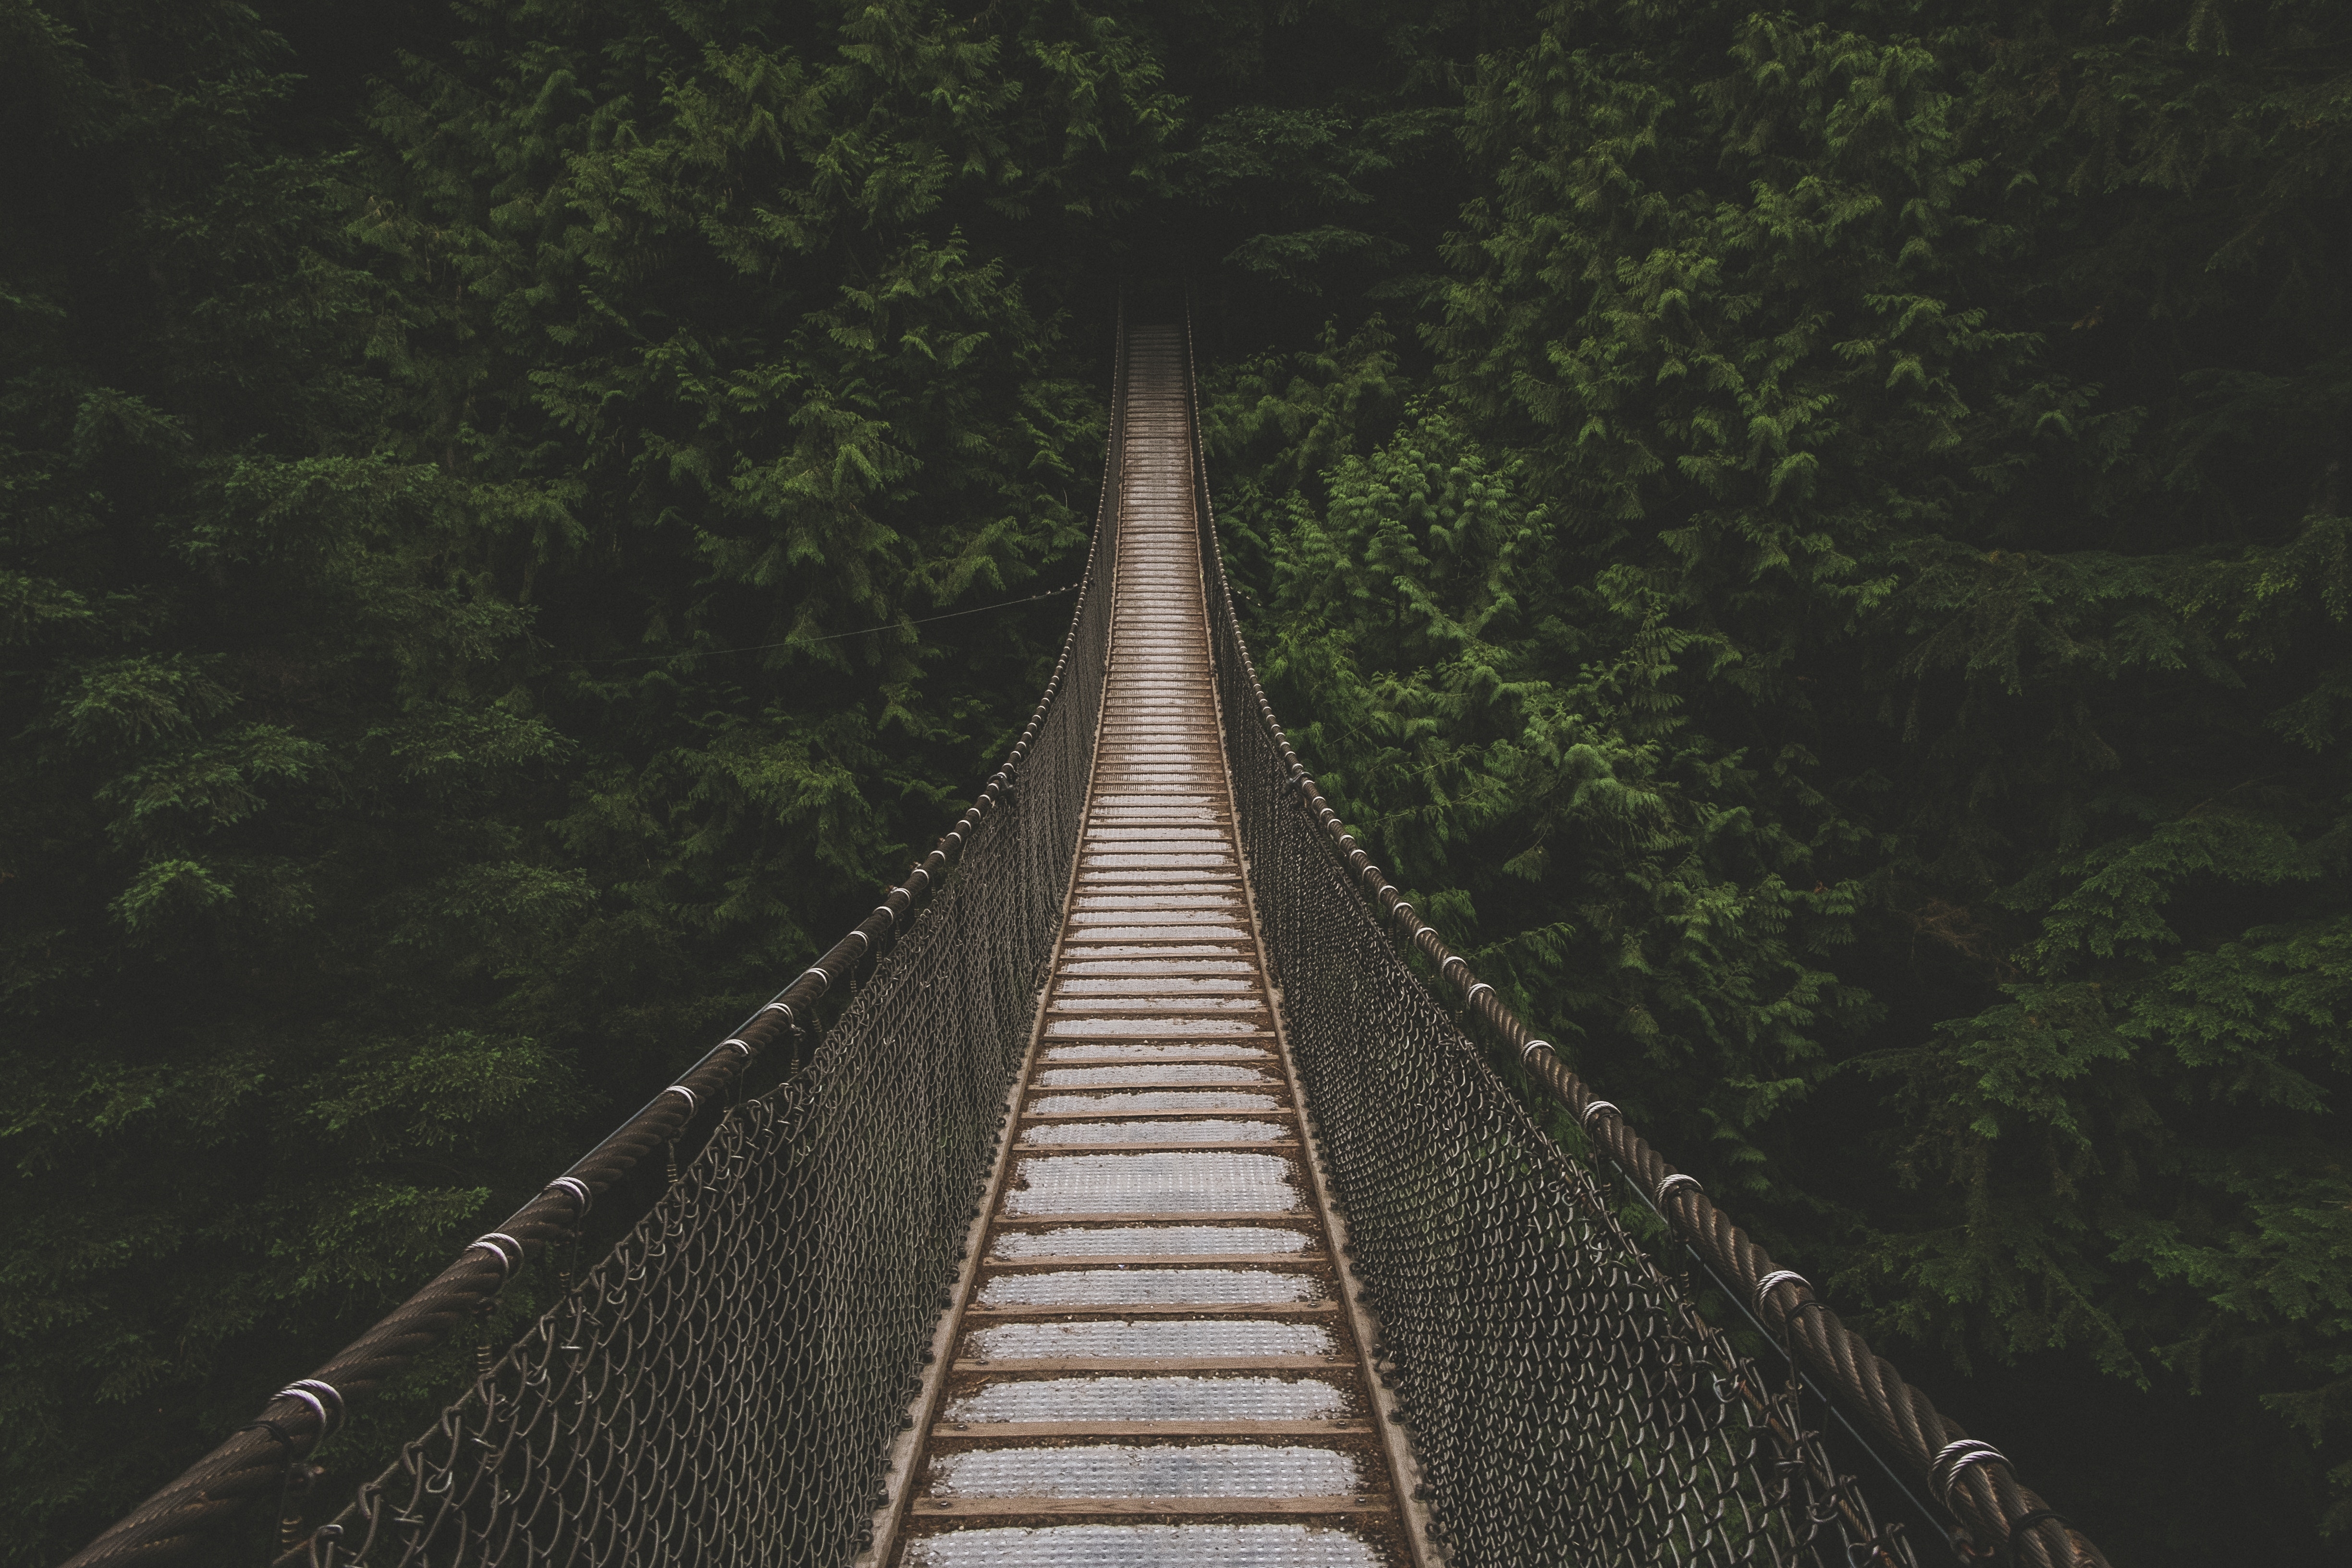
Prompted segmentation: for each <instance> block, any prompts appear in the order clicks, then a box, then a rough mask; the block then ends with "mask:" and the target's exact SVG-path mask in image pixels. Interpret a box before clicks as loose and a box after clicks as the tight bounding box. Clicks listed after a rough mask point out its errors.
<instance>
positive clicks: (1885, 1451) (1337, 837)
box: [1185, 304, 2107, 1568]
mask: <svg viewBox="0 0 2352 1568" xmlns="http://www.w3.org/2000/svg"><path fill="white" fill-rule="evenodd" d="M1185 361H1186V363H1185V370H1186V377H1187V387H1188V392H1189V397H1188V400H1187V408H1188V413H1189V416H1190V418H1191V420H1192V463H1193V468H1194V472H1193V485H1192V491H1193V495H1194V498H1195V502H1194V504H1195V507H1196V509H1197V516H1196V521H1197V524H1198V528H1199V532H1200V537H1201V549H1202V569H1203V572H1204V574H1205V576H1206V578H1207V580H1208V585H1209V589H1210V593H1209V605H1210V618H1211V623H1212V633H1211V635H1212V638H1213V645H1212V646H1213V657H1214V658H1216V659H1218V660H1219V661H1221V662H1223V661H1225V660H1228V659H1230V660H1231V661H1232V663H1233V665H1234V668H1235V669H1236V670H1237V672H1238V674H1239V675H1240V677H1241V685H1242V687H1243V689H1244V693H1245V698H1244V702H1245V705H1246V706H1248V707H1250V708H1252V709H1254V710H1255V713H1254V717H1255V721H1257V723H1258V724H1260V725H1262V726H1263V727H1264V734H1265V738H1266V739H1267V740H1268V741H1270V742H1271V743H1272V745H1273V747H1274V749H1275V751H1276V753H1277V754H1278V755H1279V757H1280V759H1281V766H1282V768H1283V769H1284V770H1285V771H1286V774H1287V778H1288V789H1287V790H1286V793H1285V799H1286V804H1287V805H1288V806H1289V808H1290V809H1293V810H1295V811H1297V813H1299V814H1300V815H1301V816H1303V817H1305V818H1306V819H1307V821H1308V822H1310V823H1311V824H1312V825H1314V826H1316V827H1318V828H1320V830H1321V833H1320V837H1321V838H1322V839H1323V840H1324V841H1326V842H1327V843H1328V845H1329V846H1330V847H1331V849H1332V851H1333V852H1334V854H1335V855H1336V857H1337V859H1338V862H1339V865H1340V866H1342V867H1344V868H1345V869H1346V873H1347V875H1346V878H1345V880H1346V881H1347V882H1348V883H1349V886H1350V887H1351V888H1352V889H1354V890H1355V891H1356V893H1357V894H1358V895H1359V896H1360V897H1361V898H1362V899H1363V900H1365V903H1366V905H1367V906H1368V907H1367V908H1366V910H1365V914H1366V918H1367V919H1370V920H1371V921H1375V922H1376V923H1377V924H1378V926H1379V927H1380V929H1381V931H1382V932H1383V933H1389V932H1394V933H1398V934H1399V935H1401V937H1402V942H1404V943H1405V945H1406V946H1407V947H1408V948H1410V949H1411V950H1412V951H1413V952H1419V953H1420V954H1421V955H1422V956H1423V958H1424V959H1426V960H1427V961H1428V963H1429V964H1430V965H1431V966H1432V967H1433V970H1434V971H1435V974H1436V978H1437V981H1438V984H1439V986H1440V988H1441V989H1445V990H1450V991H1451V992H1452V994H1454V996H1455V997H1456V998H1457V1000H1458V1002H1459V1005H1460V1006H1461V1008H1462V1010H1463V1012H1464V1013H1465V1014H1466V1015H1468V1016H1473V1017H1475V1018H1476V1019H1477V1020H1478V1021H1479V1022H1480V1023H1482V1024H1484V1025H1485V1026H1486V1029H1487V1030H1488V1031H1489V1032H1490V1034H1491V1035H1492V1036H1493V1037H1494V1038H1495V1039H1496V1040H1498V1041H1499V1042H1501V1044H1502V1045H1503V1046H1504V1047H1507V1049H1508V1050H1509V1052H1510V1053H1511V1055H1512V1057H1513V1058H1514V1059H1516V1060H1517V1061H1518V1062H1519V1063H1520V1064H1521V1065H1522V1066H1523V1067H1524V1068H1526V1069H1527V1071H1528V1074H1529V1075H1530V1076H1531V1077H1532V1078H1533V1079H1535V1080H1536V1082H1537V1083H1538V1084H1539V1085H1540V1086H1541V1087H1542V1089H1544V1091H1545V1092H1546V1093H1547V1094H1548V1095H1549V1096H1550V1097H1551V1098H1552V1099H1553V1100H1556V1101H1558V1102H1559V1104H1561V1105H1562V1106H1564V1107H1566V1108H1567V1110H1568V1111H1569V1113H1570V1116H1571V1118H1573V1120H1574V1121H1575V1123H1576V1125H1577V1127H1578V1128H1579V1129H1580V1131H1582V1132H1583V1134H1584V1136H1585V1137H1586V1139H1587V1140H1588V1141H1589V1142H1591V1144H1592V1145H1593V1146H1594V1147H1595V1148H1596V1149H1597V1150H1599V1151H1600V1152H1601V1153H1603V1154H1604V1155H1606V1157H1607V1158H1608V1160H1609V1161H1610V1163H1612V1164H1613V1165H1614V1166H1615V1167H1616V1168H1617V1170H1618V1171H1620V1172H1621V1173H1623V1175H1624V1177H1625V1179H1626V1184H1627V1185H1628V1186H1630V1187H1631V1188H1632V1189H1633V1192H1634V1193H1635V1194H1638V1195H1639V1196H1640V1197H1641V1198H1642V1200H1643V1203H1644V1204H1645V1205H1647V1206H1648V1207H1650V1208H1651V1209H1652V1210H1653V1211H1654V1212H1655V1213H1656V1214H1657V1215H1659V1216H1660V1217H1661V1218H1662V1219H1663V1220H1664V1222H1665V1224H1666V1225H1667V1226H1669V1227H1670V1228H1671V1229H1672V1231H1673V1232H1674V1234H1675V1236H1676V1237H1677V1238H1678V1239H1680V1240H1681V1241H1682V1242H1683V1243H1684V1244H1685V1246H1687V1247H1689V1248H1690V1250H1691V1252H1692V1253H1693V1255H1694V1256H1695V1257H1696V1258H1697V1259H1698V1260H1699V1262H1700V1263H1701V1264H1702V1265H1703V1266H1704V1267H1706V1268H1707V1269H1708V1271H1709V1272H1710V1273H1712V1274H1713V1275H1715V1276H1716V1278H1717V1279H1718V1280H1719V1281H1720V1282H1721V1283H1723V1285H1724V1286H1725V1287H1726V1289H1727V1293H1728V1294H1729V1295H1730V1297H1731V1298H1732V1300H1734V1301H1735V1302H1737V1303H1738V1304H1739V1306H1740V1307H1741V1308H1742V1310H1743V1312H1744V1313H1745V1314H1746V1315H1747V1316H1748V1317H1749V1318H1750V1319H1751V1320H1752V1321H1755V1322H1756V1323H1758V1324H1759V1327H1761V1328H1763V1329H1764V1330H1765V1331H1766V1332H1767V1334H1768V1335H1769V1336H1772V1337H1774V1338H1775V1339H1777V1341H1778V1342H1779V1343H1780V1344H1781V1345H1782V1346H1783V1347H1784V1348H1785V1349H1786V1350H1787V1351H1788V1352H1789V1353H1790V1357H1791V1359H1792V1361H1793V1362H1794V1363H1796V1364H1797V1365H1798V1366H1799V1367H1801V1369H1802V1371H1803V1373H1804V1374H1805V1376H1806V1377H1807V1378H1808V1379H1809V1380H1810V1381H1811V1383H1812V1384H1814V1385H1815V1386H1816V1387H1818V1388H1819V1389H1821V1390H1822V1391H1823V1392H1825V1393H1826V1394H1828V1396H1829V1397H1830V1399H1831V1400H1832V1403H1833V1405H1835V1407H1836V1408H1837V1409H1838V1410H1839V1412H1840V1414H1841V1415H1843V1416H1845V1417H1847V1418H1848V1424H1849V1426H1853V1424H1854V1423H1859V1424H1860V1430H1858V1431H1857V1433H1856V1435H1857V1436H1861V1437H1863V1439H1864V1443H1865V1445H1866V1446H1868V1447H1871V1449H1872V1451H1873V1453H1874V1456H1875V1457H1876V1458H1878V1460H1879V1462H1880V1463H1881V1464H1882V1465H1885V1466H1886V1468H1888V1471H1889V1473H1890V1474H1891V1475H1894V1476H1895V1477H1896V1478H1897V1479H1899V1480H1902V1481H1904V1482H1905V1483H1906V1490H1911V1491H1913V1492H1914V1496H1915V1500H1916V1493H1917V1492H1919V1491H1924V1492H1925V1493H1926V1494H1927V1496H1929V1497H1930V1498H1932V1499H1933V1500H1934V1501H1935V1504H1936V1505H1937V1507H1938V1508H1939V1509H1940V1510H1942V1512H1943V1514H1944V1515H1945V1517H1946V1518H1948V1520H1949V1521H1950V1524H1951V1528H1950V1529H1949V1530H1948V1531H1947V1535H1948V1539H1949V1540H1950V1541H1951V1542H1952V1545H1953V1547H1954V1550H1955V1551H1956V1552H1958V1553H1961V1554H1963V1555H1965V1556H1967V1557H1971V1558H1977V1559H1982V1560H1987V1561H1991V1560H1998V1561H2000V1562H2001V1563H2006V1564H2025V1563H2031V1564H2034V1565H2036V1568H2105V1565H2106V1563H2107V1559H2106V1557H2105V1554H2103V1553H2102V1552H2100V1551H2099V1549H2098V1548H2097V1547H2096V1546H2095V1544H2093V1543H2092V1542H2090V1541H2089V1540H2088V1539H2087V1538H2085V1537H2084V1535H2083V1534H2082V1533H2081V1532H2080V1531H2076V1530H2074V1527H2073V1526H2072V1524H2071V1523H2070V1522H2069V1521H2066V1520H2065V1518H2064V1517H2063V1515H2062V1514H2060V1513H2059V1512H2058V1511H2057V1510H2054V1509H2053V1508H2051V1507H2050V1506H2049V1505H2048V1504H2047V1503H2046V1502H2044V1501H2043V1500H2042V1498H2041V1496H2040V1495H2038V1494H2037V1493H2035V1492H2034V1491H2032V1489H2029V1488H2027V1487H2026V1486H2024V1485H2023V1484H2022V1483H2021V1482H2020V1481H2019V1480H2018V1479H2016V1476H2015V1474H2014V1472H2013V1470H2012V1468H2011V1465H2010V1462H2009V1460H2008V1459H2007V1458H2006V1457H2005V1456H2003V1455H2002V1454H2000V1451H1999V1450H1998V1449H1996V1448H1994V1447H1992V1446H1991V1445H1990V1444H1988V1443H1983V1442H1980V1441H1978V1440H1976V1439H1973V1438H1971V1437H1969V1435H1968V1433H1967V1432H1966V1431H1965V1430H1964V1429H1962V1428H1961V1426H1959V1424H1958V1423H1957V1422H1955V1421H1953V1420H1951V1419H1950V1418H1949V1417H1948V1416H1946V1415H1943V1414H1942V1413H1941V1412H1940V1411H1938V1410H1937V1408H1936V1407H1935V1405H1934V1404H1933V1403H1932V1402H1931V1401H1930V1400H1929V1399H1928V1397H1927V1394H1925V1393H1924V1392H1922V1391H1921V1390H1919V1389H1918V1388H1916V1387H1914V1386H1913V1385H1912V1384H1909V1383H1907V1382H1906V1381H1905V1380H1904V1378H1903V1376H1902V1374H1901V1373H1899V1372H1898V1371H1896V1369H1895V1365H1894V1364H1893V1363H1891V1362H1888V1361H1887V1360H1885V1358H1884V1357H1882V1356H1880V1355H1878V1354H1877V1353H1876V1352H1874V1351H1873V1350H1872V1349H1871V1347H1870V1344H1869V1342H1867V1341H1866V1340H1864V1338H1863V1337H1862V1335H1860V1334H1858V1333H1856V1332H1855V1331H1853V1330H1852V1329H1849V1328H1847V1327H1846V1326H1845V1325H1844V1324H1843V1322H1841V1321H1839V1319H1838V1316H1837V1314H1836V1313H1835V1312H1833V1311H1832V1310H1830V1309H1829V1307H1828V1306H1827V1304H1826V1303H1824V1302H1822V1300H1820V1299H1819V1297H1818V1296H1817V1295H1816V1294H1815V1292H1814V1291H1813V1289H1812V1287H1811V1284H1810V1282H1808V1281H1807V1280H1806V1279H1804V1278H1803V1277H1802V1276H1801V1275H1799V1274H1798V1273H1796V1272H1795V1271H1794V1270H1791V1269H1788V1268H1782V1267H1781V1266H1780V1264H1779V1263H1778V1262H1777V1261H1776V1260H1775V1259H1774V1258H1773V1257H1772V1255H1771V1254H1770V1253H1769V1252H1768V1251H1767V1250H1766V1249H1765V1248H1764V1247H1763V1246H1762V1244H1760V1243H1759V1242H1758V1241H1756V1240H1755V1238H1754V1237H1750V1236H1749V1235H1748V1233H1747V1232H1746V1231H1744V1230H1743V1229H1741V1228H1740V1227H1739V1226H1738V1224H1736V1223H1735V1222H1734V1221H1733V1220H1732V1219H1731V1217H1730V1216H1729V1215H1727V1214H1726V1213H1725V1212H1724V1211H1723V1210H1722V1209H1721V1208H1719V1207H1717V1205H1716V1203H1715V1201H1714V1200H1713V1199H1712V1198H1711V1197H1709V1196H1708V1195H1707V1194H1706V1190H1705V1189H1704V1188H1703V1187H1702V1186H1701V1185H1700V1184H1699V1183H1698V1180H1697V1178H1696V1177H1695V1176H1692V1175H1690V1174H1689V1173H1685V1172H1683V1171H1680V1170H1677V1169H1676V1168H1675V1166H1674V1165H1672V1164H1671V1163H1668V1162H1667V1161H1666V1159H1665V1158H1664V1155H1662V1154H1661V1153H1660V1152H1658V1151H1657V1150H1656V1149H1655V1148H1654V1147H1652V1145H1651V1144H1650V1142H1649V1141H1648V1140H1647V1139H1645V1138H1643V1136H1642V1135H1641V1133H1639V1132H1638V1131H1634V1129H1633V1125H1632V1124H1631V1123H1630V1122H1629V1121H1627V1120H1626V1119H1625V1117H1624V1115H1623V1114H1622V1112H1621V1111H1619V1110H1618V1109H1617V1107H1616V1106H1615V1105H1613V1104H1612V1103H1611V1102H1610V1101H1608V1100H1603V1099H1601V1097H1600V1096H1599V1095H1598V1094H1596V1093H1595V1092H1594V1091H1593V1089H1592V1088H1591V1085H1589V1084H1587V1083H1586V1082H1585V1081H1584V1079H1582V1078H1581V1077H1580V1076H1579V1075H1578V1074H1577V1073H1576V1071H1575V1070H1574V1069H1573V1068H1570V1066H1569V1065H1568V1064H1567V1063H1566V1062H1565V1061H1564V1060H1562V1059H1561V1058H1560V1057H1559V1054H1558V1052H1557V1051H1555V1050H1554V1049H1553V1047H1552V1046H1551V1044H1550V1042H1549V1041H1548V1040H1545V1039H1543V1038H1542V1037H1538V1035H1537V1034H1536V1033H1535V1032H1534V1031H1533V1030H1531V1029H1529V1028H1528V1026H1527V1025H1526V1024H1525V1023H1524V1022H1522V1021H1521V1020H1520V1018H1519V1017H1518V1016H1517V1014H1516V1013H1514V1012H1513V1011H1512V1010H1511V1009H1510V1008H1509V1007H1508V1006H1507V1005H1505V1003H1504V1001H1503V997H1502V994H1501V992H1499V991H1498V990H1497V989H1496V987H1495V986H1493V985H1492V984H1488V983H1486V982H1485V981H1482V980H1480V979H1479V978H1478V977H1477V975H1476V973H1475V972H1474V971H1473V970H1472V969H1471V967H1470V964H1469V962H1468V960H1466V959H1465V958H1464V957H1462V956H1461V955H1460V954H1458V953H1456V952H1454V950H1453V949H1452V948H1450V947H1449V946H1447V944H1446V943H1445V942H1444V939H1443V938H1442V937H1441V936H1440V935H1439V933H1438V931H1437V928H1436V927H1434V926H1433V925H1431V924H1430V923H1429V922H1428V921H1424V920H1423V919H1422V918H1421V916H1420V914H1419V912H1418V911H1416V910H1413V908H1412V906H1411V904H1410V903H1408V902H1406V900H1405V899H1404V896H1403V894H1402V892H1400V891H1399V890H1398V889H1397V888H1396V887H1395V886H1394V885H1393V884H1391V882H1390V881H1389V880H1388V879H1387V877H1386V876H1385V875H1384V874H1383V873H1382V871H1381V868H1380V867H1379V866H1377V865H1375V864H1374V863H1373V861H1372V859H1371V857H1370V855H1369V854H1368V853H1366V851H1365V850H1364V849H1363V848H1362V847H1360V845H1359V844H1358V843H1357V841H1356V839H1355V837H1354V836H1353V835H1352V834H1350V833H1349V832H1348V831H1347V827H1346V825H1345V824H1344V823H1342V822H1341V821H1340V819H1339V816H1338V814H1337V813H1336V812H1334V811H1333V810H1332V808H1331V806H1330V804H1329V802H1328V801H1327V800H1326V799H1325V798H1324V796H1323V793H1322V791H1321V790H1320V789H1319V788H1318V786H1317V784H1316V782H1315V780H1314V778H1313V776H1312V775H1311V774H1309V773H1308V772H1307V765H1306V763H1303V762H1302V761H1301V760H1300V759H1299V757H1298V755H1297V752H1295V751H1294V750H1293V749H1292V747H1291V745H1290V742H1289V738H1288V736H1287V735H1286V732H1285V731H1284V730H1283V727H1282V724H1281V721H1279V720H1277V719H1276V717H1275V712H1274V706H1273V703H1272V702H1271V701H1270V700H1268V699H1267V697H1266V695H1265V688H1264V686H1263V685H1262V684H1261V683H1260V681H1259V680H1258V676H1257V669H1256V666H1255V663H1254V662H1252V660H1251V658H1250V654H1249V648H1248V646H1247V644H1246V643H1245V642H1244V640H1243V639H1242V637H1241V631H1240V624H1241V623H1240V620H1239V618H1238V616H1236V614H1235V612H1234V604H1233V595H1232V588H1231V584H1229V583H1228V581H1227V579H1226V576H1225V569H1224V558H1223V551H1222V549H1221V548H1220V546H1219V542H1218V538H1217V530H1216V519H1215V515H1214V510H1213V507H1212V505H1211V503H1210V500H1209V482H1208V469H1207V464H1206V459H1205V458H1204V456H1203V454H1202V450H1201V440H1200V390H1199V380H1198V376H1197V374H1196V365H1195V362H1194V359H1193V355H1192V315H1191V310H1190V308H1189V304H1188V308H1187V310H1186V316H1185ZM1236 718H1237V716H1236V713H1235V711H1234V708H1233V707H1232V706H1231V705H1229V706H1228V709H1227V711H1226V715H1225V722H1226V723H1227V725H1228V726H1231V725H1233V724H1234V723H1235V722H1236ZM1229 749H1230V748H1229ZM1890 1455H1891V1456H1893V1457H1894V1462H1893V1463H1889V1458H1888V1457H1889V1456H1890Z"/></svg>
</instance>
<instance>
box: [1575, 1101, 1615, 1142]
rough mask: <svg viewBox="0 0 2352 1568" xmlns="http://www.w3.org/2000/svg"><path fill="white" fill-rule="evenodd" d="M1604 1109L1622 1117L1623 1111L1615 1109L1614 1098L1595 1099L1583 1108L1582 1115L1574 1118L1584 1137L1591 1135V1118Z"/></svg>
mask: <svg viewBox="0 0 2352 1568" xmlns="http://www.w3.org/2000/svg"><path fill="white" fill-rule="evenodd" d="M1604 1110H1606V1111H1608V1112H1609V1113H1611V1114H1612V1115H1613V1116H1616V1117H1618V1118H1620V1119H1622V1118H1623V1116H1624V1114H1625V1113H1624V1112H1623V1111H1622V1110H1618V1109H1617V1102H1616V1101H1615V1100H1594V1101H1592V1102H1591V1104H1590V1105H1587V1106H1586V1107H1585V1108H1584V1114H1583V1115H1581V1116H1580V1117H1578V1118H1577V1119H1576V1125H1577V1128H1578V1130H1579V1131H1581V1132H1583V1133H1584V1135H1585V1136H1586V1137H1588V1138H1589V1137H1591V1135H1592V1119H1593V1118H1594V1117H1596V1116H1598V1115H1600V1114H1601V1112H1602V1111H1604Z"/></svg>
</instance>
